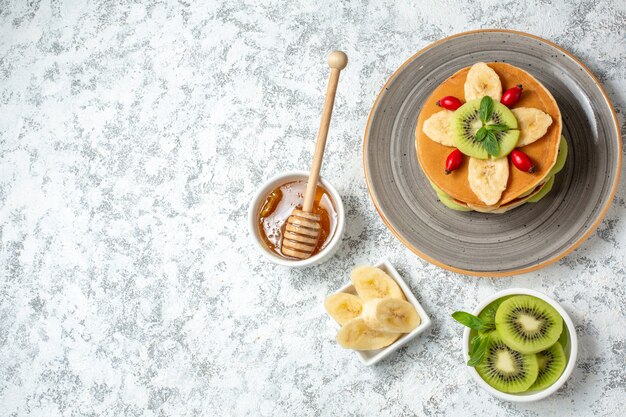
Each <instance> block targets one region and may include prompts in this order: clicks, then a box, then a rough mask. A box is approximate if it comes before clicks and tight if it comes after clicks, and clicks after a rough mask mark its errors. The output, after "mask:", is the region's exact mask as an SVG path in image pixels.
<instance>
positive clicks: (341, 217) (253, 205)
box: [248, 170, 346, 268]
mask: <svg viewBox="0 0 626 417" xmlns="http://www.w3.org/2000/svg"><path fill="white" fill-rule="evenodd" d="M308 176H309V172H308V171H302V170H294V171H286V172H282V173H279V174H276V175H274V176H273V177H271V178H269V179H267V180H266V181H265V182H264V183H263V184H262V185H261V186H260V187H259V188H258V190H257V191H256V193H255V194H254V196H253V197H252V200H251V201H250V205H249V207H248V233H249V234H250V236H251V237H252V240H253V241H254V244H255V246H256V247H257V248H258V250H259V251H260V252H261V253H262V254H263V256H265V258H266V259H268V260H270V261H272V262H273V263H275V264H278V265H283V266H291V267H297V268H301V267H307V266H312V265H316V264H319V263H321V262H324V261H326V260H328V259H329V258H330V257H331V256H332V255H333V254H334V253H335V251H336V250H337V249H338V248H339V245H340V243H341V241H342V240H343V239H342V238H343V233H344V229H345V220H346V219H345V210H344V207H343V202H342V201H341V196H340V195H339V193H338V192H337V190H336V189H335V187H333V185H332V184H331V183H330V182H328V181H327V180H326V179H325V178H323V177H322V176H320V177H319V180H318V181H319V182H320V183H321V184H322V185H323V186H324V188H326V190H327V191H328V193H329V194H330V197H331V199H332V202H333V203H334V204H335V210H336V211H337V229H335V234H334V235H333V237H332V238H331V240H330V242H329V243H328V245H326V247H325V248H324V249H322V250H321V251H320V252H319V253H317V254H315V255H314V256H311V257H310V258H308V259H302V260H297V261H296V260H291V259H286V258H284V259H283V258H280V257H278V256H276V255H274V254H272V253H271V252H270V251H268V250H267V249H266V248H265V246H264V245H263V244H262V243H261V240H260V237H259V235H258V233H257V225H256V217H257V209H258V206H259V204H260V200H261V199H263V198H265V196H266V193H267V192H268V191H269V189H270V188H274V187H275V186H276V185H278V183H279V182H281V181H283V180H284V179H286V178H288V177H305V179H306V178H308Z"/></svg>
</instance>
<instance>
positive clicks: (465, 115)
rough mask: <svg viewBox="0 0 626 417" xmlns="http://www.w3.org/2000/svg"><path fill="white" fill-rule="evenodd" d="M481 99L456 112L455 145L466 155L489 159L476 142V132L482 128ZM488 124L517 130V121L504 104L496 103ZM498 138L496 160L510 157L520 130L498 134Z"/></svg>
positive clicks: (468, 103) (479, 143)
mask: <svg viewBox="0 0 626 417" xmlns="http://www.w3.org/2000/svg"><path fill="white" fill-rule="evenodd" d="M480 101H481V99H476V100H471V101H468V102H467V103H465V104H464V105H462V106H461V107H459V108H458V109H456V110H455V112H454V115H453V116H452V132H453V133H452V135H453V140H454V145H455V146H456V147H457V148H458V149H459V150H460V151H461V152H463V153H464V154H465V155H468V156H471V157H473V158H478V159H487V158H489V154H488V153H487V151H486V150H485V148H484V147H483V144H482V142H479V141H477V140H476V137H475V135H476V132H478V129H480V128H481V127H482V121H481V120H480V116H479V111H480ZM487 124H488V125H489V124H505V125H507V126H508V127H509V128H510V129H517V119H515V116H514V115H513V113H512V112H511V110H509V109H508V108H507V107H506V106H505V105H504V104H502V103H500V102H498V101H494V103H493V111H492V113H491V117H490V118H489V120H488V121H487ZM496 138H497V139H498V143H499V145H500V153H499V154H498V155H497V156H496V158H502V157H503V156H506V155H508V154H509V153H510V152H511V151H512V150H513V149H514V148H515V145H516V144H517V141H518V139H519V130H508V131H506V132H497V133H496Z"/></svg>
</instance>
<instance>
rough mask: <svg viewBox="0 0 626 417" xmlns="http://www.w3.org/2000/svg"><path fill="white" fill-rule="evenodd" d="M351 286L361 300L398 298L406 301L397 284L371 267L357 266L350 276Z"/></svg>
mask: <svg viewBox="0 0 626 417" xmlns="http://www.w3.org/2000/svg"><path fill="white" fill-rule="evenodd" d="M350 280H351V281H352V285H354V288H355V289H356V292H357V293H358V294H359V297H361V298H362V299H363V300H365V301H366V300H369V299H372V298H386V297H391V298H399V299H401V300H406V298H405V297H404V293H403V292H402V290H401V289H400V287H399V286H398V284H397V283H396V282H395V281H394V280H393V279H392V278H391V277H390V276H389V275H387V274H385V272H383V271H382V270H380V269H378V268H375V267H373V266H357V267H356V268H354V269H353V270H352V273H351V274H350Z"/></svg>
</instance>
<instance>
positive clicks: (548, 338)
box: [496, 295, 563, 354]
mask: <svg viewBox="0 0 626 417" xmlns="http://www.w3.org/2000/svg"><path fill="white" fill-rule="evenodd" d="M496 330H497V333H498V334H499V335H500V337H501V338H502V340H503V341H504V343H506V344H507V345H508V346H510V347H511V348H512V349H514V350H517V351H519V352H521V353H526V354H530V353H537V352H541V351H542V350H546V349H548V348H549V347H550V346H552V345H553V344H554V343H556V341H557V340H558V339H559V337H560V335H561V332H562V331H563V318H562V317H561V316H560V314H559V313H558V312H557V311H556V310H555V309H554V307H552V306H551V305H550V304H548V303H546V302H545V301H543V300H540V299H539V298H537V297H533V296H530V295H516V296H514V297H511V298H509V299H508V300H505V301H503V302H502V304H500V307H498V311H497V312H496Z"/></svg>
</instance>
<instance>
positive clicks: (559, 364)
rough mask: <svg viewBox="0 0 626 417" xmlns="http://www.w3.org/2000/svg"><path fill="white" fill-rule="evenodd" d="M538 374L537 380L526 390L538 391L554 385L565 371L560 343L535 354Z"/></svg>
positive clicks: (563, 355)
mask: <svg viewBox="0 0 626 417" xmlns="http://www.w3.org/2000/svg"><path fill="white" fill-rule="evenodd" d="M535 355H536V356H537V364H538V365H539V373H538V374H537V379H536V380H535V382H534V383H533V384H532V385H531V386H530V388H528V390H529V391H539V390H542V389H544V388H548V387H549V386H550V385H552V384H554V383H555V382H556V380H557V379H559V377H560V376H561V374H562V373H563V371H564V370H565V365H566V364H567V359H566V358H565V352H564V351H563V347H562V346H561V344H560V343H555V344H553V345H552V346H550V348H548V349H546V350H542V351H541V352H539V353H536V354H535Z"/></svg>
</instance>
